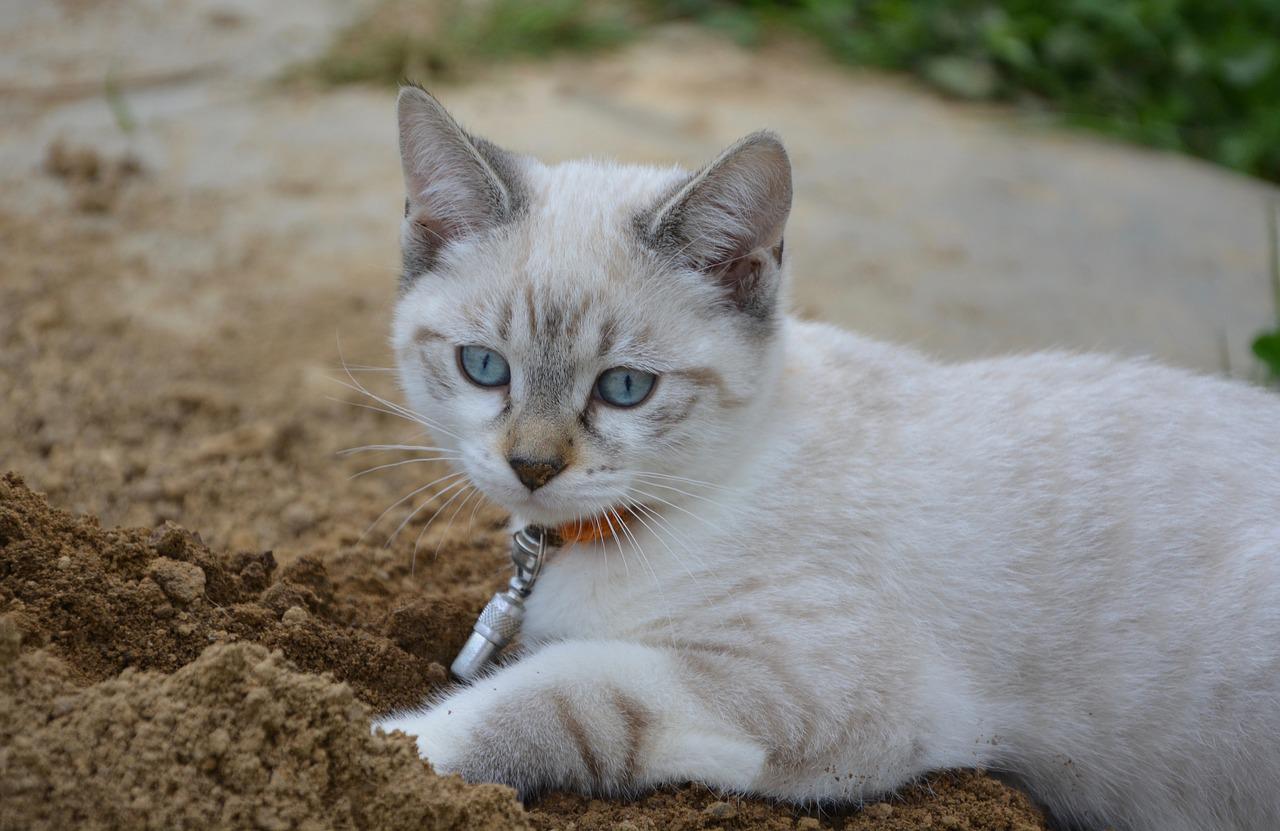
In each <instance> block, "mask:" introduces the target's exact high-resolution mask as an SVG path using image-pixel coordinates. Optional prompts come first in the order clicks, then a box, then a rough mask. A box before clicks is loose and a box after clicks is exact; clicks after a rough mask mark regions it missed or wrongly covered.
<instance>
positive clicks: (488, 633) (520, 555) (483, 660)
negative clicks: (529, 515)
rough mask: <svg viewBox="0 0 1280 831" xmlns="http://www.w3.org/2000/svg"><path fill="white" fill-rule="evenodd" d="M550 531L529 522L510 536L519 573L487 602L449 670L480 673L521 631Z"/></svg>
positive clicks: (468, 678)
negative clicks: (525, 604)
mask: <svg viewBox="0 0 1280 831" xmlns="http://www.w3.org/2000/svg"><path fill="white" fill-rule="evenodd" d="M548 536H549V532H548V531H546V530H545V529H543V528H539V527H538V526H536V525H527V526H525V527H524V528H521V529H520V530H519V531H517V532H516V533H515V534H513V535H512V537H511V564H512V565H513V566H515V570H516V573H515V574H514V575H513V576H512V578H511V582H510V583H509V584H508V585H507V590H506V591H502V592H498V593H497V594H495V595H494V596H493V597H492V598H490V600H489V602H488V603H487V604H486V605H485V607H484V611H482V612H481V613H480V618H479V620H477V621H476V625H475V626H474V627H472V629H471V637H469V638H467V642H466V644H464V645H463V647H462V651H461V652H459V653H458V657H456V658H454V659H453V666H451V667H450V668H449V669H450V670H451V671H452V672H453V674H454V675H456V676H457V677H458V678H461V679H462V680H463V681H471V680H473V679H474V678H475V677H476V676H478V675H479V674H480V673H481V672H482V671H483V670H484V668H485V667H486V666H488V665H489V662H490V661H492V660H493V659H494V657H495V656H496V655H497V654H498V653H499V652H501V651H502V649H503V648H504V647H505V646H506V645H507V644H509V643H511V639H512V638H514V637H515V636H516V635H517V634H518V633H519V632H520V624H521V623H522V622H523V621H524V599H525V598H526V597H528V596H529V592H531V591H533V584H534V582H535V581H537V579H538V574H539V573H540V572H541V571H542V561H543V559H544V558H545V557H546V553H547V545H548V542H547V537H548Z"/></svg>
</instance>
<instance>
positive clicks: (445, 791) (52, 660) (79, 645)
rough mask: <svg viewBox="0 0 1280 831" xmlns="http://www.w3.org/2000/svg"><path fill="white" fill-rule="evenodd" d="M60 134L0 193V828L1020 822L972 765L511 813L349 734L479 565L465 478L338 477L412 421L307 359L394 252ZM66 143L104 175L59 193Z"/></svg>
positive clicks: (375, 303)
mask: <svg viewBox="0 0 1280 831" xmlns="http://www.w3.org/2000/svg"><path fill="white" fill-rule="evenodd" d="M77 152H78V151H76V150H74V149H68V148H65V147H64V148H61V149H58V150H57V151H56V153H52V154H51V157H50V159H49V161H48V165H49V170H48V172H45V173H39V174H35V175H41V176H44V177H45V178H46V179H47V180H48V181H49V182H50V183H51V184H53V185H54V186H55V187H60V188H63V189H64V192H63V196H62V197H61V200H62V201H61V203H60V204H61V206H62V207H61V212H59V211H45V212H44V213H43V214H41V215H40V216H39V218H38V219H37V218H36V217H35V216H34V215H32V216H26V215H20V214H16V213H14V212H13V211H6V210H5V209H4V208H0V250H3V251H4V252H5V256H4V257H3V259H2V261H0V378H3V379H4V383H2V384H0V424H3V425H5V427H6V429H4V430H0V464H2V465H3V467H4V468H7V469H10V470H13V471H16V472H17V473H16V474H10V475H7V476H5V477H4V478H3V479H0V616H3V617H4V619H5V623H4V624H3V627H2V628H3V634H2V635H0V788H2V789H3V790H2V791H0V804H3V805H4V810H3V811H0V828H5V829H7V828H15V829H16V828H39V827H49V828H53V827H102V828H107V827H119V828H132V827H144V826H145V827H165V828H170V827H197V826H198V827H227V828H231V827H249V826H250V825H251V824H253V823H256V824H257V826H258V827H263V828H328V827H342V828H400V827H409V826H410V825H413V827H424V828H437V827H439V828H446V827H449V828H452V827H458V828H462V827H484V826H485V825H486V824H487V825H489V826H490V827H522V826H523V824H525V823H527V824H528V825H529V826H531V827H535V828H539V829H552V828H565V829H568V828H575V829H579V831H585V830H586V829H602V828H622V829H627V828H634V829H649V828H652V829H666V828H688V829H693V828H698V829H713V828H723V829H748V828H760V829H775V828H776V829H782V828H787V829H791V828H809V827H835V828H841V827H843V828H857V829H881V830H882V831H885V830H887V829H904V828H923V827H934V828H971V829H1020V830H1021V829H1038V828H1042V827H1043V825H1042V824H1041V822H1040V820H1039V818H1038V815H1037V814H1036V812H1035V811H1034V809H1033V808H1031V807H1030V805H1029V804H1028V803H1027V802H1026V800H1025V799H1024V798H1023V797H1022V796H1020V795H1018V794H1017V793H1016V792H1014V791H1011V790H1009V789H1008V788H1006V787H1005V786H1003V785H1001V784H999V783H997V782H995V780H992V779H990V778H988V777H985V776H983V775H979V774H954V775H953V774H945V775H941V776H938V777H934V778H933V779H931V780H930V781H929V782H928V783H927V784H926V785H924V786H922V787H920V788H916V789H909V790H908V791H907V792H905V793H904V794H903V795H902V797H901V798H895V799H894V800H892V801H890V802H888V803H885V804H883V805H875V806H871V807H870V808H868V809H866V810H864V811H862V812H861V813H859V812H849V813H837V814H829V813H817V812H813V813H810V812H805V811H798V810H796V809H793V808H791V807H788V806H778V805H773V804H770V803H766V802H762V801H758V800H737V799H733V800H730V801H724V798H723V797H718V796H716V795H715V794H712V793H709V792H708V791H707V790H706V789H705V788H700V787H693V786H687V787H684V788H680V789H674V790H668V791H662V792H659V793H656V794H653V795H650V796H648V797H646V798H643V799H640V800H638V801H635V802H632V803H625V804H623V803H616V802H602V801H597V800H589V799H585V798H582V797H578V796H573V795H563V794H553V795H551V796H549V797H546V798H545V799H543V800H542V801H541V802H540V803H539V804H537V805H535V806H532V809H531V810H530V811H529V812H528V813H527V814H524V813H521V812H520V811H519V810H518V808H517V807H516V806H515V803H514V802H513V801H512V799H511V797H510V793H509V792H507V791H502V790H499V789H494V788H482V789H475V788H471V787H468V786H464V785H462V784H461V783H459V782H457V781H456V780H453V779H440V778H438V777H435V776H434V775H433V774H431V773H430V772H429V770H427V769H426V768H425V767H424V766H423V765H422V764H421V763H420V762H419V761H418V760H417V758H416V756H415V755H414V754H413V753H412V748H411V745H410V744H409V743H408V742H407V741H404V740H401V739H397V738H379V737H374V736H371V735H370V734H369V732H368V722H367V719H368V717H369V715H370V713H380V712H385V711H387V710H389V709H392V708H395V707H398V706H402V705H406V704H411V703H415V702H417V701H419V700H420V699H421V698H422V697H423V696H424V695H426V694H428V693H429V692H430V691H431V690H432V689H433V688H434V687H435V686H436V685H438V684H440V683H441V682H442V681H443V680H444V670H443V666H444V665H445V664H447V662H448V660H449V659H450V658H451V656H452V654H453V652H454V651H455V650H456V648H457V647H458V645H459V643H460V642H461V640H462V638H463V637H464V636H465V633H466V632H467V630H468V629H469V627H470V623H471V620H472V619H473V616H474V614H475V613H476V611H477V610H478V609H479V608H480V606H481V605H482V604H483V603H484V601H485V599H486V598H487V597H488V595H489V594H490V593H491V592H492V591H493V590H494V588H495V587H496V586H498V585H500V584H501V582H502V581H503V579H504V569H503V565H504V559H505V557H504V553H503V547H504V534H503V531H502V527H503V517H502V515H501V513H500V512H498V511H496V510H495V509H493V508H491V507H489V506H487V505H483V504H481V503H479V502H478V501H474V502H473V501H464V500H462V499H460V500H457V501H455V502H453V503H449V502H448V499H449V497H450V496H451V494H447V495H444V496H442V497H433V496H429V495H428V494H424V496H428V498H427V499H426V501H425V502H419V501H417V500H413V499H411V500H409V501H407V502H406V503H404V504H402V505H399V506H397V507H394V508H392V509H391V510H390V511H389V512H388V513H387V515H386V516H385V517H384V518H382V519H381V521H380V522H375V521H376V520H378V519H379V516H380V514H382V512H383V511H384V509H386V508H387V506H388V505H391V504H392V503H394V502H395V500H397V499H398V498H400V497H401V496H403V495H404V494H406V493H409V492H410V491H411V490H413V489H414V488H415V487H418V486H420V485H421V484H423V483H425V482H429V481H430V480H431V479H433V478H435V477H436V476H439V475H440V474H441V473H442V471H441V470H440V469H438V468H437V467H436V465H435V464H434V463H426V462H424V463H415V464H413V465H405V466H401V467H396V468H389V469H386V470H383V471H379V472H377V473H376V474H373V475H369V476H362V477H360V478H356V479H350V478H349V477H350V476H351V475H352V474H354V473H356V472H358V471H359V470H361V469H362V468H365V467H370V466H373V465H377V464H381V463H386V462H390V461H395V460H397V459H398V458H400V457H397V456H392V455H388V454H383V453H373V454H367V455H363V454H362V455H360V456H358V457H356V458H354V459H347V458H339V457H337V456H336V455H335V453H336V451H338V450H340V449H342V448H344V447H349V446H353V445H362V444H371V443H376V442H392V443H396V442H404V441H411V440H416V438H417V435H418V434H417V433H415V432H414V430H413V429H408V428H406V426H405V425H404V423H403V422H400V421H399V420H397V419H395V418H393V417H391V416H390V415H387V414H386V413H383V412H377V411H374V410H368V409H362V408H361V407H360V406H352V405H353V404H354V405H367V404H374V403H375V402H373V401H372V399H370V398H368V397H366V396H364V395H362V394H359V393H356V392H352V391H351V390H349V389H346V388H344V387H342V386H339V385H337V384H334V383H333V382H332V380H331V376H333V375H338V376H339V377H343V378H345V376H344V375H343V374H342V373H341V372H335V364H336V363H337V358H336V356H337V349H336V348H335V346H334V344H335V335H336V334H338V333H340V334H341V335H342V346H343V352H344V353H345V355H346V356H347V358H348V360H351V361H353V362H354V361H357V360H369V359H370V358H371V357H372V358H373V359H374V360H375V361H376V360H379V359H380V358H381V356H382V355H383V354H384V352H383V347H382V346H381V344H382V341H383V337H384V332H385V331H386V325H387V323H386V314H387V303H388V299H389V297H390V295H391V293H392V291H393V285H394V278H393V277H392V275H391V274H390V272H389V271H388V270H387V269H385V268H383V267H380V266H377V265H376V264H375V266H373V267H371V266H369V265H368V264H364V265H361V264H359V263H345V264H344V263H336V264H335V263H334V262H332V260H333V258H334V256H335V255H333V254H332V253H331V252H330V253H326V252H324V251H323V250H320V251H317V252H313V253H308V251H309V250H310V248H314V247H316V246H315V238H311V244H310V246H308V245H305V244H302V243H298V244H296V245H293V244H290V241H289V239H288V238H287V237H286V238H282V232H281V231H280V230H279V229H274V230H273V229H265V230H263V231H261V232H260V234H255V232H253V231H252V230H250V231H246V230H245V229H244V228H240V229H238V230H237V231H236V233H237V236H236V238H235V240H234V241H228V240H226V239H223V238H221V237H220V236H219V234H220V233H221V231H220V229H221V228H222V227H223V225H224V224H226V223H227V222H228V220H227V217H229V216H234V215H235V210H236V207H237V206H236V205H235V204H228V203H227V202H225V201H222V198H221V197H219V196H218V195H217V194H211V193H205V194H196V195H195V196H179V195H176V194H175V193H174V192H173V191H170V190H166V189H164V188H163V187H161V186H160V185H159V184H157V183H156V182H154V181H153V180H151V179H150V178H149V177H148V175H147V174H146V173H145V172H144V173H142V174H140V175H139V174H137V173H136V172H129V173H127V174H126V173H125V172H121V171H123V168H121V165H122V164H124V165H125V167H128V165H127V164H126V163H125V162H124V161H122V160H121V159H116V160H114V161H113V160H111V159H101V158H98V159H97V160H96V161H94V162H93V163H92V165H90V163H89V161H88V157H87V156H80V157H77V156H76V153H77ZM55 162H56V164H55ZM93 165H96V166H97V167H96V169H98V170H107V169H110V170H116V171H117V173H114V174H111V176H112V177H113V178H112V181H113V182H114V183H115V184H113V185H112V188H113V190H112V192H111V197H110V199H109V200H107V201H105V202H101V201H95V202H93V204H85V203H84V201H83V199H82V194H81V191H80V190H79V189H80V188H81V187H82V185H83V184H84V182H85V181H90V182H92V181H93V180H92V178H89V179H86V178H85V177H88V176H90V174H89V173H87V172H85V171H88V170H89V169H90V167H92V166H93ZM94 175H98V174H94ZM394 213H395V211H394V206H392V209H391V210H390V219H389V221H391V222H394V218H395V217H394ZM336 268H346V269H348V270H347V272H346V273H344V276H343V279H341V280H327V279H324V277H323V275H324V274H326V273H328V272H329V271H331V270H333V269H336ZM317 275H320V276H317ZM357 377H359V378H361V379H362V380H363V379H372V380H368V381H366V383H369V384H370V386H372V387H373V388H374V389H375V390H379V391H381V392H382V393H383V394H386V395H388V396H390V395H393V394H394V393H393V391H392V390H391V389H390V384H389V383H388V382H387V381H386V378H387V376H386V374H385V373H381V372H366V373H362V374H358V375H357ZM375 406H376V404H375ZM19 474H20V475H19ZM28 486H29V487H28ZM33 491H39V492H43V493H44V494H47V501H46V498H45V497H44V496H41V495H39V494H37V493H35V492H33ZM50 503H52V505H53V506H56V507H53V508H51V507H50ZM418 507H421V508H422V510H421V511H419V512H418V513H417V514H416V515H411V511H413V510H415V509H416V508H418ZM95 517H100V518H101V524H100V522H99V519H97V518H95ZM436 520H439V521H436ZM401 522H404V523H405V528H404V531H403V532H402V533H401V534H399V535H398V536H396V537H395V538H394V539H393V540H392V541H391V542H390V544H389V545H384V541H385V540H387V538H388V537H389V536H390V535H391V531H392V530H393V529H394V528H395V527H396V526H397V525H399V524H400V523H401ZM175 523H176V524H175ZM116 525H123V526H127V527H122V528H119V529H116V530H106V528H107V527H111V526H116ZM371 526H374V527H373V529H372V530H369V529H370V527H371ZM187 528H190V529H195V530H198V531H199V534H198V535H197V534H196V533H192V532H190V531H187V530H184V529H187ZM201 537H203V539H201ZM268 650H270V651H268ZM250 821H252V822H250Z"/></svg>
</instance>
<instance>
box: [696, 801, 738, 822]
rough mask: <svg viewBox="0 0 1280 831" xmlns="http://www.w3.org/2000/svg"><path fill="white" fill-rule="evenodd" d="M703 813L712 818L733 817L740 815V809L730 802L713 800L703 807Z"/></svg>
mask: <svg viewBox="0 0 1280 831" xmlns="http://www.w3.org/2000/svg"><path fill="white" fill-rule="evenodd" d="M702 813H704V814H706V815H707V816H708V817H711V818H712V819H733V818H734V817H736V816H737V815H738V809H737V807H736V806H734V805H732V804H730V803H728V802H712V803H711V804H710V805H708V806H707V807H705V808H703V809H702Z"/></svg>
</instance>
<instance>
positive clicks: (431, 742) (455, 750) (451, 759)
mask: <svg viewBox="0 0 1280 831" xmlns="http://www.w3.org/2000/svg"><path fill="white" fill-rule="evenodd" d="M464 721H465V719H463V718H462V717H461V715H459V717H457V718H455V717H454V714H453V713H452V711H450V710H449V709H448V708H447V707H446V706H445V705H439V706H436V707H432V708H430V709H427V710H418V711H413V712H408V713H403V714H398V715H393V716H388V717H387V718H382V719H378V720H377V721H375V722H374V725H373V726H374V727H378V728H381V729H382V730H383V731H385V732H387V733H390V732H391V731H392V730H399V731H400V732H401V733H404V734H405V735H407V736H412V737H414V740H415V741H416V742H417V745H418V755H419V756H421V757H422V758H423V759H425V760H427V761H428V762H430V763H431V767H432V768H433V769H434V770H435V772H436V773H439V774H447V773H463V775H464V776H465V775H466V774H465V772H464V770H463V767H464V764H463V761H464V758H465V756H466V750H467V746H468V744H469V733H470V729H469V726H468V725H466V724H464V723H463V722H464ZM466 778H468V779H471V777H466ZM473 781H476V780H473ZM489 781H492V780H489Z"/></svg>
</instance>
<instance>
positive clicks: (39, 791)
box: [0, 618, 528, 831]
mask: <svg viewBox="0 0 1280 831" xmlns="http://www.w3.org/2000/svg"><path fill="white" fill-rule="evenodd" d="M20 637H21V635H20V633H19V630H18V627H17V625H16V624H15V623H14V621H13V620H12V619H10V618H0V746H3V747H4V748H5V750H4V751H3V752H2V753H0V802H2V803H3V804H4V806H5V807H4V811H3V812H2V814H0V828H3V829H18V828H22V829H32V830H33V831H34V829H62V828H68V827H75V828H84V829H96V828H171V829H182V828H193V829H194V828H200V829H206V828H207V829H223V828H225V829H246V828H260V829H289V828H314V829H319V828H352V829H355V828H369V829H406V830H407V829H413V831H420V829H475V828H481V829H483V828H493V829H508V828H525V827H528V826H527V820H526V819H525V817H524V810H523V809H522V808H521V807H520V805H519V803H518V802H517V801H516V800H515V794H514V792H513V791H511V790H510V789H508V788H503V787H499V786H495V785H486V786H469V785H466V784H464V783H463V782H462V781H461V780H460V779H458V778H457V777H448V778H441V777H438V776H436V775H435V774H434V773H432V772H431V770H430V768H429V767H428V766H427V765H426V764H424V763H423V762H422V761H421V760H420V759H419V758H418V756H417V753H416V751H415V749H414V747H413V743H412V742H410V741H409V740H407V739H405V738H404V737H402V736H400V735H398V734H396V735H392V736H381V735H374V734H372V733H371V732H370V731H369V721H368V719H369V710H368V708H367V707H365V706H364V705H362V704H361V703H360V702H359V701H357V700H356V698H355V697H354V696H353V695H352V692H351V690H350V688H349V687H346V686H345V685H339V684H334V683H333V682H332V681H329V680H327V679H325V678H321V677H318V676H314V675H304V674H301V673H298V672H296V671H295V670H293V669H291V668H290V667H289V666H288V665H287V663H286V662H285V661H284V659H283V658H282V657H281V656H280V653H278V652H268V651H267V650H266V649H264V648H263V647H261V646H256V645H252V644H219V645H215V646H211V647H209V648H208V649H207V650H206V651H205V652H204V653H203V654H202V655H201V656H200V657H199V658H197V659H196V660H194V661H192V662H191V663H189V664H187V665H186V666H184V667H183V668H181V669H179V670H178V671H177V672H175V673H173V674H171V675H163V674H160V673H156V672H136V671H134V670H131V669H130V670H125V671H124V672H123V673H121V674H120V675H119V676H118V677H117V678H114V679H112V680H109V681H103V682H101V683H98V684H95V685H93V686H90V687H88V688H84V689H77V688H76V687H75V686H74V685H73V684H72V682H71V680H70V678H69V677H68V674H67V672H66V670H65V668H64V667H63V666H62V664H61V662H60V661H58V660H57V659H56V658H53V657H52V656H51V655H49V654H48V653H46V652H44V651H38V652H33V653H28V654H25V655H20V653H19V648H18V647H19V640H20Z"/></svg>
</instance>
